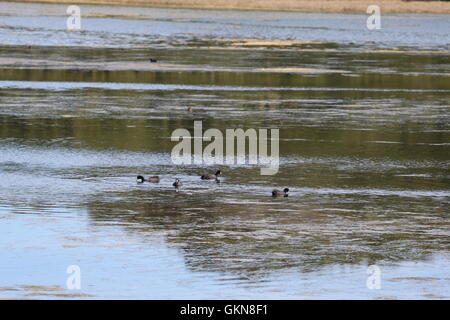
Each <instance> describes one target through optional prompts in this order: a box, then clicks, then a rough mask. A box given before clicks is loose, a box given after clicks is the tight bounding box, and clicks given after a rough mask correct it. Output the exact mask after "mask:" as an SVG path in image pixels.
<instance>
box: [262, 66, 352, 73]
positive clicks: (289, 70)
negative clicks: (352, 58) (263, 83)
mask: <svg viewBox="0 0 450 320" xmlns="http://www.w3.org/2000/svg"><path fill="white" fill-rule="evenodd" d="M255 70H256V71H261V72H281V73H347V72H349V71H346V70H336V69H320V68H296V67H289V68H257V69H255Z"/></svg>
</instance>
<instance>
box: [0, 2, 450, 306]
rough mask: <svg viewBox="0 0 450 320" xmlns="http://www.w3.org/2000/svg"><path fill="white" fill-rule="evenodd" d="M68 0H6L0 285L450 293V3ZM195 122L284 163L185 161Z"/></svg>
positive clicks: (192, 292)
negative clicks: (184, 146)
mask: <svg viewBox="0 0 450 320" xmlns="http://www.w3.org/2000/svg"><path fill="white" fill-rule="evenodd" d="M65 9H66V7H65V6H58V5H42V4H38V5H29V4H27V5H26V8H25V7H24V6H23V5H21V4H12V3H0V14H1V16H0V18H1V20H0V21H1V23H0V43H1V47H0V67H1V68H0V122H1V126H0V190H1V191H0V234H1V239H2V241H1V242H0V256H1V260H0V268H1V272H0V297H4V298H44V299H48V298H86V299H89V298H125V299H126V298H156V299H157V298H267V299H270V298H293V299H301V298H349V299H352V298H369V299H395V298H414V299H416V298H432V299H433V298H447V299H448V298H450V291H449V288H450V286H449V284H450V275H449V274H448V271H447V270H448V269H449V265H450V261H449V246H450V232H449V213H450V212H449V209H448V205H449V196H450V189H449V178H450V172H449V169H448V168H449V151H450V125H449V123H450V121H449V111H450V106H449V94H450V79H449V66H450V59H449V55H448V43H449V38H448V35H447V34H446V32H444V30H445V28H447V29H446V30H448V25H449V22H448V21H450V20H449V19H448V17H447V16H430V15H387V16H386V17H385V20H383V21H384V22H385V24H384V25H383V26H384V27H383V29H382V30H377V31H374V32H369V31H368V30H367V29H366V27H365V16H364V15H342V14H340V15H337V14H302V13H295V14H294V13H276V12H273V13H267V12H266V13H245V17H246V19H243V15H244V13H241V12H233V11H223V12H221V11H205V10H199V11H195V10H175V9H150V8H146V9H139V8H120V11H117V10H119V9H117V7H116V8H105V7H101V6H83V7H82V13H83V14H85V15H86V16H85V17H84V18H83V19H82V26H83V30H82V31H81V32H67V31H65V19H66V17H65ZM431 30H433V33H432V36H431V35H430V32H431ZM253 38H255V39H260V40H264V41H259V42H256V40H250V39H253ZM273 40H289V41H290V42H288V41H285V42H271V41H273ZM150 58H153V59H156V60H157V62H156V63H151V62H150V61H149V60H150ZM187 107H192V112H188V111H187ZM194 120H202V121H203V128H204V129H208V128H217V129H219V130H221V131H223V132H224V131H225V130H226V129H227V128H243V129H248V128H256V129H259V128H279V129H280V170H279V172H278V174H276V175H274V176H261V175H260V174H259V173H260V171H259V167H258V166H252V165H237V164H235V165H229V166H225V165H224V166H217V167H218V168H220V169H221V170H222V171H223V178H222V182H221V183H220V184H216V183H214V182H205V181H201V180H200V179H199V176H200V175H201V174H203V173H205V172H215V171H216V169H217V168H216V166H206V165H202V166H196V165H185V166H180V165H174V164H173V163H172V161H171V158H170V152H171V150H172V148H173V146H174V145H175V143H174V142H171V141H170V136H171V133H172V132H173V130H175V129H177V128H186V129H188V130H190V131H191V132H193V131H192V130H193V126H194ZM205 145H206V143H205ZM140 173H141V174H142V173H143V174H146V175H153V174H158V175H160V177H161V182H160V183H159V184H149V183H146V184H142V185H138V184H136V182H135V176H136V175H137V174H140ZM175 178H180V179H181V180H182V181H183V184H184V185H183V188H182V189H181V190H180V192H175V191H174V190H173V188H172V183H173V181H174V179H175ZM286 186H287V187H289V188H290V189H291V192H290V196H289V197H288V198H277V199H273V198H272V197H270V194H271V190H272V189H273V188H274V187H277V188H283V187H286ZM70 265H77V266H79V267H80V269H81V274H82V277H81V289H80V290H70V289H68V288H67V286H66V280H67V278H68V277H69V274H67V273H66V269H67V267H68V266H70ZM369 265H376V266H378V267H379V268H380V271H381V289H375V290H371V289H369V288H368V287H367V285H366V282H367V279H368V277H369V276H370V274H368V266H369Z"/></svg>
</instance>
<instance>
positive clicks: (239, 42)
mask: <svg viewBox="0 0 450 320" xmlns="http://www.w3.org/2000/svg"><path fill="white" fill-rule="evenodd" d="M204 40H208V39H204ZM209 41H216V42H230V45H232V46H263V47H268V46H280V47H284V46H295V45H304V44H323V43H322V42H317V41H300V40H260V39H209Z"/></svg>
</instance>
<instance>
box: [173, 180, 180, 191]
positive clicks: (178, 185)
mask: <svg viewBox="0 0 450 320" xmlns="http://www.w3.org/2000/svg"><path fill="white" fill-rule="evenodd" d="M172 185H173V186H174V187H175V189H176V190H177V191H178V189H179V188H180V187H181V186H182V183H181V180H180V179H175V182H174V183H173V184H172Z"/></svg>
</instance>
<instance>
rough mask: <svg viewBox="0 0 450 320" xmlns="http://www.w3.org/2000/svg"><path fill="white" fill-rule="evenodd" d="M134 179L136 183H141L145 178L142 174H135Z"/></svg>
mask: <svg viewBox="0 0 450 320" xmlns="http://www.w3.org/2000/svg"><path fill="white" fill-rule="evenodd" d="M136 180H137V182H138V183H143V182H144V181H145V178H144V177H143V176H137V178H136Z"/></svg>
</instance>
